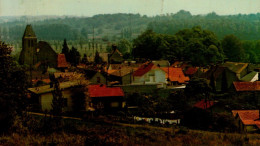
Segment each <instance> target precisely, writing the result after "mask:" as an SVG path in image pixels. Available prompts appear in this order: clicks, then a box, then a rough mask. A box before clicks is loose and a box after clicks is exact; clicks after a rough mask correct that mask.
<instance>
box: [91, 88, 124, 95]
mask: <svg viewBox="0 0 260 146" xmlns="http://www.w3.org/2000/svg"><path fill="white" fill-rule="evenodd" d="M88 92H89V97H118V96H124V92H123V90H122V89H121V88H120V87H107V86H106V85H89V87H88Z"/></svg>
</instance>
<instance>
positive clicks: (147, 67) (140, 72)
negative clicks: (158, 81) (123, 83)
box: [133, 62, 154, 76]
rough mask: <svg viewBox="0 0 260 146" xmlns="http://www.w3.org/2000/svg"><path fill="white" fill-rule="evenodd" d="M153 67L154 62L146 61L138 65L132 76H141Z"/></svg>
mask: <svg viewBox="0 0 260 146" xmlns="http://www.w3.org/2000/svg"><path fill="white" fill-rule="evenodd" d="M153 67H154V64H153V63H151V62H146V63H144V64H143V65H142V66H140V67H139V68H138V69H137V70H136V71H135V72H134V74H133V76H143V75H144V74H146V73H147V72H149V71H150V70H151V69H152V68H153Z"/></svg>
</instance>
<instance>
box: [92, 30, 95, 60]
mask: <svg viewBox="0 0 260 146" xmlns="http://www.w3.org/2000/svg"><path fill="white" fill-rule="evenodd" d="M92 48H93V56H95V28H94V26H93V42H92Z"/></svg>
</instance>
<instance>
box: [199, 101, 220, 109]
mask: <svg viewBox="0 0 260 146" xmlns="http://www.w3.org/2000/svg"><path fill="white" fill-rule="evenodd" d="M214 104H215V102H214V101H210V100H207V101H206V100H204V99H203V100H201V101H199V102H197V103H196V104H195V105H194V107H197V108H200V109H208V108H210V107H212V106H213V105H214Z"/></svg>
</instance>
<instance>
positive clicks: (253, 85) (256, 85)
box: [233, 81, 260, 91]
mask: <svg viewBox="0 0 260 146" xmlns="http://www.w3.org/2000/svg"><path fill="white" fill-rule="evenodd" d="M233 84H234V86H235V89H236V91H260V81H255V82H233Z"/></svg>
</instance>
